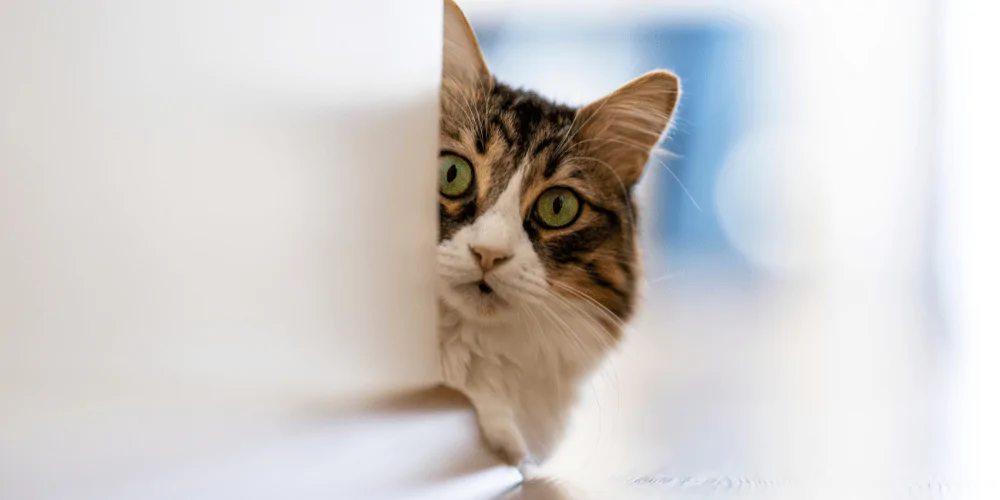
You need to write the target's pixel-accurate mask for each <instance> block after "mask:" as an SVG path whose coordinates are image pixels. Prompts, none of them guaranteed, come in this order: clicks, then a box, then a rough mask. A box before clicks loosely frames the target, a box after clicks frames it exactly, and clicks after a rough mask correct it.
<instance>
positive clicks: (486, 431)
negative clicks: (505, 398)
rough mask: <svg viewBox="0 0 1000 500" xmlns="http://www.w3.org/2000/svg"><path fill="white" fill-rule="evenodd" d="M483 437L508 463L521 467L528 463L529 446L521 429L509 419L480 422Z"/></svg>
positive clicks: (498, 455)
mask: <svg viewBox="0 0 1000 500" xmlns="http://www.w3.org/2000/svg"><path fill="white" fill-rule="evenodd" d="M480 428H481V429H482V433H483V438H484V439H485V440H486V443H487V444H488V445H489V447H490V449H492V450H493V453H495V454H496V455H497V457H498V458H500V460H502V461H503V462H504V463H506V464H507V465H512V466H514V467H521V466H522V465H523V464H526V463H527V459H528V446H527V445H526V444H525V442H524V437H522V436H521V431H519V430H518V428H517V427H516V426H515V425H514V423H513V422H511V421H510V420H508V419H502V420H490V419H486V420H484V421H482V422H480Z"/></svg>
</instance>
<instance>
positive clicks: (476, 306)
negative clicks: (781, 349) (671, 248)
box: [437, 0, 680, 470]
mask: <svg viewBox="0 0 1000 500" xmlns="http://www.w3.org/2000/svg"><path fill="white" fill-rule="evenodd" d="M443 52H444V56H443V69H442V87H441V115H440V150H441V151H440V161H439V172H438V175H439V191H440V196H439V199H440V201H439V204H440V206H439V212H440V225H439V236H438V246H437V264H438V283H437V286H438V292H437V294H438V304H439V341H440V349H441V363H442V374H443V378H444V383H445V385H448V386H450V387H452V388H454V389H456V390H458V391H460V392H462V393H463V394H465V395H466V396H467V397H468V398H469V400H470V401H471V402H472V405H473V406H474V408H475V410H476V415H477V419H478V422H479V428H480V431H481V434H482V436H483V438H484V439H485V441H486V442H487V444H488V445H489V446H490V447H491V448H492V450H493V451H494V452H496V454H497V456H498V457H500V458H501V459H502V460H503V461H505V462H506V463H508V464H511V465H514V466H518V467H522V468H523V467H527V466H534V465H538V464H541V463H543V462H544V461H545V460H546V459H547V458H548V457H549V456H550V455H551V454H552V452H553V450H554V449H555V447H556V446H557V445H558V443H559V441H560V440H561V438H562V435H563V433H564V429H565V427H566V423H567V419H568V417H569V415H570V410H571V408H572V407H573V406H574V404H575V402H576V399H577V392H578V386H579V385H580V383H581V382H582V381H583V380H585V379H586V378H587V377H588V376H590V375H591V374H592V373H593V372H594V371H595V370H596V369H597V368H598V365H599V364H600V363H601V362H602V361H603V360H604V359H605V357H606V356H607V355H608V354H609V353H610V352H611V351H612V350H613V349H615V347H616V345H617V344H618V343H619V341H620V337H621V335H622V327H623V325H624V322H625V321H627V320H628V319H629V318H630V317H631V316H632V315H633V314H634V312H635V310H636V307H637V304H638V302H639V282H640V278H641V260H640V255H639V245H638V243H637V238H638V236H637V220H636V204H635V200H634V197H633V187H634V186H635V184H636V182H637V181H638V180H639V178H640V176H641V174H642V172H643V169H644V168H645V164H646V162H647V160H648V159H649V156H650V154H651V151H652V149H653V148H654V147H655V146H656V145H657V143H658V142H659V141H660V139H661V137H662V136H663V135H664V134H665V133H666V131H667V129H668V126H669V124H670V121H671V116H672V115H673V112H674V108H675V107H676V105H677V102H678V99H679V96H680V81H679V80H678V78H677V77H676V76H674V75H673V74H671V73H669V72H666V71H653V72H650V73H647V74H645V75H643V76H641V77H639V78H637V79H635V80H632V81H631V82H628V83H626V84H625V85H624V86H622V87H620V88H619V89H617V90H615V91H614V92H612V93H611V94H609V95H607V96H605V97H603V98H601V99H598V100H597V101H595V102H593V103H591V104H589V105H586V106H583V107H581V108H572V107H569V106H564V105H560V104H556V103H553V102H550V101H548V100H546V99H544V98H542V97H541V96H539V95H538V94H536V93H534V92H531V91H526V90H520V89H514V88H512V87H510V86H508V85H505V84H503V83H501V82H499V81H497V80H496V78H494V77H493V76H492V74H491V73H490V71H489V69H488V67H487V65H486V62H485V60H484V59H483V55H482V53H481V52H480V49H479V45H478V42H477V41H476V37H475V35H474V33H473V31H472V28H471V26H470V25H469V23H468V21H467V19H466V17H465V15H464V14H463V13H462V11H461V9H460V8H459V7H458V5H456V4H455V3H454V2H453V1H452V0H445V5H444V50H443ZM522 470H523V469H522Z"/></svg>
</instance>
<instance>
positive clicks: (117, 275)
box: [0, 0, 441, 499]
mask: <svg viewBox="0 0 1000 500" xmlns="http://www.w3.org/2000/svg"><path fill="white" fill-rule="evenodd" d="M0 12H2V13H0V109H2V110H3V112H2V114H0V497H3V498H20V499H32V498H50V497H57V496H58V495H57V493H58V492H60V491H62V492H67V491H72V492H75V494H76V496H77V497H78V498H79V497H87V496H88V494H89V493H91V492H94V493H95V494H96V492H98V491H103V488H105V487H110V486H109V485H111V484H113V483H115V482H116V481H118V480H120V479H131V478H132V477H133V475H134V473H136V472H137V471H140V470H142V471H147V472H148V473H149V474H152V472H149V469H150V468H151V470H154V471H155V470H156V469H155V467H156V466H157V464H161V463H167V462H171V461H175V462H183V461H185V460H191V459H192V455H193V453H195V451H197V453H208V452H210V451H211V450H213V449H214V448H213V446H215V445H216V444H219V445H220V446H221V445H222V443H224V442H229V441H227V440H234V439H240V440H249V441H250V442H254V440H255V439H258V438H259V437H260V436H259V435H258V434H257V432H258V431H259V432H264V429H268V428H271V427H272V426H276V425H280V422H283V421H285V419H286V418H287V416H288V415H290V414H294V413H295V412H296V411H298V409H299V408H301V407H302V406H303V405H309V404H315V403H323V404H328V405H336V404H339V403H341V402H344V401H346V400H348V399H351V400H353V399H357V398H367V397H371V396H375V395H379V394H382V393H384V392H386V391H395V390H401V389H406V388H413V387H422V386H425V385H427V384H429V383H432V382H433V381H434V380H436V379H437V361H436V354H435V338H436V337H435V335H436V333H435V326H434V299H433V288H432V280H433V272H434V271H433V269H434V267H433V262H434V261H433V246H434V234H435V227H436V207H435V202H436V199H435V193H434V184H433V183H434V182H435V180H434V175H433V169H434V168H435V165H436V156H437V152H436V146H435V144H436V140H437V123H438V122H437V96H438V85H439V74H440V62H439V61H440V51H441V29H440V24H441V21H440V12H441V3H440V1H439V0H420V1H414V0H395V1H389V0H384V1H372V2H295V1H292V2H287V1H281V2H278V1H260V0H258V1H250V2H247V1H226V0H210V1H202V0H199V1H193V0H190V1H181V2H132V1H127V0H100V1H93V2H86V3H80V2H70V1H56V0H49V1H41V2H39V1H34V0H24V1H21V0H7V1H4V2H3V7H2V8H0ZM419 186H426V189H416V187H419ZM320 441H323V438H320ZM326 442H327V444H328V445H333V444H334V443H335V442H336V440H335V438H331V437H327V438H326ZM293 453H297V452H293ZM221 463H223V462H220V464H221ZM154 475H155V474H154ZM11 491H16V492H18V494H17V495H11V494H10V492H11Z"/></svg>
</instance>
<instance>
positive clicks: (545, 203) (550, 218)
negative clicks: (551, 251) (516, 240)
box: [535, 188, 580, 229]
mask: <svg viewBox="0 0 1000 500" xmlns="http://www.w3.org/2000/svg"><path fill="white" fill-rule="evenodd" d="M535 213H536V214H537V215H538V220H539V221H541V223H542V224H544V225H545V226H546V227H549V228H551V229H558V228H560V227H566V226H568V225H570V224H572V223H573V221H575V220H576V216H577V215H579V214H580V200H579V198H577V197H576V193H574V192H573V191H570V190H569V189H566V188H552V189H550V190H548V191H546V192H544V193H542V195H541V196H539V197H538V201H537V202H536V203H535Z"/></svg>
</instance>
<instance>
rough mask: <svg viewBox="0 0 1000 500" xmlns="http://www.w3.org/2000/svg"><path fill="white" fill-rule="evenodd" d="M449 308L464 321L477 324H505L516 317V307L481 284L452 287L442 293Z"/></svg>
mask: <svg viewBox="0 0 1000 500" xmlns="http://www.w3.org/2000/svg"><path fill="white" fill-rule="evenodd" d="M441 297H442V299H444V302H445V304H447V305H448V307H449V308H451V309H452V310H454V311H455V312H456V313H458V314H459V316H461V317H462V318H463V319H465V320H467V321H472V322H475V323H483V324H496V323H503V322H504V321H505V320H507V319H508V318H511V317H513V316H514V307H513V306H512V304H511V303H510V301H508V300H507V299H505V298H503V297H502V296H501V295H500V294H499V293H497V292H496V291H494V290H493V289H491V288H489V287H486V288H485V289H484V288H483V287H482V285H481V284H480V283H464V284H460V285H450V286H447V287H446V290H443V291H442V293H441Z"/></svg>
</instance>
